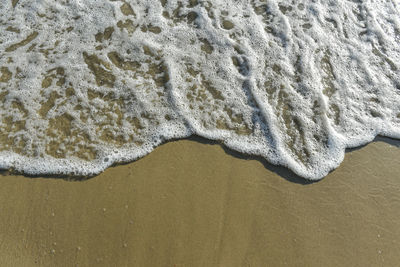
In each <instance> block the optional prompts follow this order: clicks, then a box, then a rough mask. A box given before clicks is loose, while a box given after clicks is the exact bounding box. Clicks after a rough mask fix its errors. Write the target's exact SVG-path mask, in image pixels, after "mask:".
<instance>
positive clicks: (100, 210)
mask: <svg viewBox="0 0 400 267" xmlns="http://www.w3.org/2000/svg"><path fill="white" fill-rule="evenodd" d="M399 144H400V142H398V141H392V140H388V139H382V138H378V139H377V141H376V142H373V143H371V144H369V145H368V146H366V147H363V148H361V149H357V150H353V151H350V152H348V153H347V154H346V158H345V161H344V162H343V164H342V165H341V166H340V167H339V168H338V169H337V170H335V171H334V172H332V173H331V174H330V175H328V176H327V177H326V178H325V179H323V180H322V181H320V182H316V183H305V182H304V180H303V179H301V178H299V177H296V176H295V175H294V174H293V173H290V172H289V171H287V170H286V169H284V168H280V167H273V166H271V165H269V164H267V163H265V162H263V161H260V160H257V159H246V157H243V156H239V155H237V154H235V153H233V152H231V151H227V150H224V149H223V148H222V147H221V146H220V145H218V144H210V143H206V142H204V141H202V140H199V139H196V138H193V139H190V140H183V141H176V142H169V143H167V144H165V145H162V146H161V147H159V148H157V149H156V150H155V151H154V152H152V153H151V154H150V155H148V156H146V157H144V158H143V159H141V160H139V161H137V162H134V163H131V164H126V165H121V166H117V167H113V168H110V169H108V170H106V171H105V172H104V173H102V174H101V175H99V176H97V177H94V178H92V179H89V180H84V181H66V180H64V179H60V178H49V177H47V178H39V177H36V178H32V177H31V178H27V177H22V176H12V175H8V174H4V175H3V176H0V203H1V205H0V214H1V216H0V241H1V242H0V266H171V267H178V266H190V267H192V266H207V267H209V266H227V267H235V266H246V267H247V266H257V267H258V266H395V265H397V264H398V263H399V262H400V254H399V250H400V220H399V218H400V167H399V166H400V149H399Z"/></svg>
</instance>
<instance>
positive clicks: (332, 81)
mask: <svg viewBox="0 0 400 267" xmlns="http://www.w3.org/2000/svg"><path fill="white" fill-rule="evenodd" d="M164 2H165V4H164ZM128 4H129V6H128ZM129 7H130V9H129ZM0 10H2V12H1V14H0V67H3V72H4V73H3V72H2V73H0V74H2V75H3V76H0V79H2V78H1V77H3V80H1V81H2V82H0V100H1V101H0V118H1V120H0V151H1V152H0V168H3V169H4V168H14V169H16V170H19V171H23V172H26V173H29V174H45V173H61V174H73V175H92V174H97V173H99V172H101V171H103V170H104V169H105V168H107V167H109V166H110V165H112V164H114V163H117V162H127V161H132V160H135V159H137V158H139V157H143V156H144V155H146V154H148V153H150V152H151V151H152V150H153V149H154V147H156V146H157V145H159V144H161V143H162V142H164V141H166V140H170V139H176V138H183V137H187V136H190V135H192V134H197V135H200V136H203V137H205V138H209V139H214V140H221V141H222V142H223V143H224V144H225V145H227V146H228V147H230V148H232V149H234V150H237V151H240V152H243V153H247V154H254V155H260V156H262V157H265V158H266V159H267V160H268V161H269V162H271V163H273V164H279V165H283V166H287V167H288V168H290V169H291V170H293V171H294V172H295V173H297V174H299V175H301V176H303V177H305V178H308V179H320V178H322V177H324V176H325V175H327V174H328V173H329V171H331V170H332V169H334V168H336V167H337V166H338V165H339V164H340V162H341V161H342V160H343V157H344V151H345V149H346V148H347V147H355V146H360V145H362V144H365V143H367V142H370V141H372V140H373V138H374V137H375V136H376V135H384V136H388V137H392V138H400V71H399V69H400V65H399V63H398V62H400V46H399V45H398V44H399V43H400V19H399V18H400V7H399V5H398V4H397V3H396V2H394V1H388V2H383V1H359V2H358V1H344V0H337V1H296V3H295V4H292V3H290V2H289V1H272V0H271V1H261V0H260V1H256V0H254V1H245V0H240V1H223V0H218V1H212V2H207V1H202V0H198V1H170V0H168V1H152V0H146V1H135V0H126V1H106V0H100V1H99V0H96V1H95V0H88V1H78V0H69V1H57V2H54V1H53V2H51V1H50V2H49V1H22V0H20V1H19V2H18V3H17V5H16V6H15V7H12V1H2V2H1V3H0ZM132 11H133V12H132ZM36 32H37V36H35V38H33V39H32V40H27V41H25V42H22V43H21V41H23V40H25V39H26V38H27V37H32V36H33V35H32V34H34V33H36ZM18 43H19V45H15V44H18ZM9 73H11V77H10V78H7V77H6V76H7V75H8V74H9ZM71 88H73V90H72V89H71Z"/></svg>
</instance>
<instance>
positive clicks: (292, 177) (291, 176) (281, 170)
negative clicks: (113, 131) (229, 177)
mask: <svg viewBox="0 0 400 267" xmlns="http://www.w3.org/2000/svg"><path fill="white" fill-rule="evenodd" d="M185 140H189V141H193V142H198V143H201V144H206V145H220V146H221V147H222V149H223V150H224V151H225V153H226V154H228V155H231V156H233V157H235V158H239V159H242V160H257V161H259V162H261V163H262V164H263V165H264V167H265V168H266V169H268V170H270V171H271V172H274V173H276V174H277V175H279V176H281V177H282V178H284V179H286V180H287V181H289V182H292V183H297V184H302V185H309V184H313V183H317V182H318V181H320V180H318V181H311V180H307V179H304V178H302V177H300V176H298V175H297V174H295V173H294V172H293V171H291V170H290V169H288V168H286V167H283V166H277V165H273V164H271V163H269V162H267V161H266V159H264V158H263V157H260V156H254V155H247V154H243V153H240V152H237V151H235V150H232V149H230V148H228V147H226V146H225V145H223V144H222V143H221V142H219V141H214V140H208V139H205V138H203V137H200V136H196V135H194V136H190V137H188V138H186V139H185ZM177 141H179V140H169V141H167V142H166V143H169V142H177ZM372 142H384V143H387V144H389V145H392V146H395V147H398V148H400V140H396V139H392V138H389V137H383V136H377V137H376V138H375V139H374V140H373V141H372ZM367 145H368V144H365V145H362V146H359V147H355V148H349V149H346V153H348V152H353V151H357V150H359V149H362V148H363V147H365V146H367ZM138 160H141V159H138ZM129 163H131V162H123V163H118V164H115V165H113V166H111V167H110V168H113V167H116V166H119V165H126V164H129ZM333 171H335V170H333ZM0 175H2V176H8V175H22V176H24V177H26V178H50V179H63V180H66V181H72V182H79V181H86V180H89V179H92V178H95V177H96V176H97V175H93V176H70V175H58V174H49V175H27V174H23V173H19V172H17V171H15V170H0Z"/></svg>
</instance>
